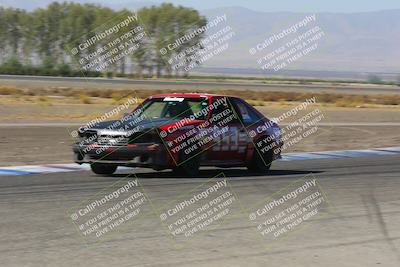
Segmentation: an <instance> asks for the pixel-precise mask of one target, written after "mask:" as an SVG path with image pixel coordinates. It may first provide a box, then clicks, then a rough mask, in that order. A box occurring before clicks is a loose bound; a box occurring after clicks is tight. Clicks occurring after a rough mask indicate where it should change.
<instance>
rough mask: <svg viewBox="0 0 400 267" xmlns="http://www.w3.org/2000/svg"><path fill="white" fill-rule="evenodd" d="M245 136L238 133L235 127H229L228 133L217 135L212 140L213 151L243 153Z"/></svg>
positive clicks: (245, 144)
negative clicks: (213, 143)
mask: <svg viewBox="0 0 400 267" xmlns="http://www.w3.org/2000/svg"><path fill="white" fill-rule="evenodd" d="M247 138H248V136H247V134H246V133H245V132H242V131H239V129H238V128H237V127H229V131H227V132H224V133H221V134H219V135H218V136H217V137H215V138H214V142H215V143H216V144H215V145H214V146H213V148H212V150H213V151H236V152H239V153H243V152H245V150H246V147H247Z"/></svg>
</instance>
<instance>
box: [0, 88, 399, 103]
mask: <svg viewBox="0 0 400 267" xmlns="http://www.w3.org/2000/svg"><path fill="white" fill-rule="evenodd" d="M174 92H175V93H191V91H190V90H175V91H174ZM199 92H201V93H214V94H223V95H232V91H230V90H218V89H215V90H208V91H205V90H200V91H199ZM160 93H165V91H163V90H148V89H146V90H127V89H123V90H117V89H75V88H67V89H65V88H62V89H61V88H48V89H33V88H17V87H13V86H0V95H10V96H13V97H15V98H16V99H18V98H20V97H21V96H39V101H42V102H46V100H45V99H46V98H43V97H48V96H63V97H70V98H74V99H77V100H79V102H80V103H84V104H91V103H93V99H94V98H96V99H110V100H113V101H114V102H115V103H119V102H121V101H123V99H125V98H127V97H138V98H141V99H145V98H147V97H148V96H150V95H154V94H160ZM234 95H235V96H237V97H240V98H243V99H246V100H248V101H249V102H250V103H251V104H252V105H255V106H265V105H266V102H300V101H304V100H305V99H309V98H312V97H316V100H317V103H320V104H332V105H335V106H337V107H363V106H364V105H396V106H397V105H400V96H398V95H350V94H328V93H316V94H315V93H297V92H260V91H251V90H245V91H234Z"/></svg>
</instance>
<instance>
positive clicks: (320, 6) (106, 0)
mask: <svg viewBox="0 0 400 267" xmlns="http://www.w3.org/2000/svg"><path fill="white" fill-rule="evenodd" d="M52 1H53V0H0V4H1V5H2V6H14V7H18V8H25V9H32V8H35V7H38V6H45V5H47V4H48V3H49V2H52ZM75 2H98V3H103V4H104V5H108V6H110V5H111V6H114V7H120V6H127V7H128V6H136V5H138V4H139V5H143V4H145V5H147V4H152V3H153V4H157V3H161V2H172V3H175V4H181V5H184V6H191V7H194V8H196V9H199V10H204V9H211V8H216V7H227V6H241V7H246V8H249V9H252V10H257V11H265V12H269V11H271V12H273V11H293V12H346V13H348V12H364V11H375V10H383V9H400V0H167V1H165V0H164V1H163V0H148V1H147V0H75Z"/></svg>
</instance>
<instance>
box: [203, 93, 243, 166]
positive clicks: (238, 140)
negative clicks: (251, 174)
mask: <svg viewBox="0 0 400 267" xmlns="http://www.w3.org/2000/svg"><path fill="white" fill-rule="evenodd" d="M223 98H225V99H226V101H225V102H226V103H224V104H219V105H216V103H221V102H224V101H221V99H223ZM212 103H213V105H212V106H213V109H212V111H211V112H212V118H213V117H214V118H215V117H217V118H218V119H216V120H213V119H211V123H210V127H212V128H213V130H212V131H211V132H212V134H213V135H214V136H213V139H214V143H213V146H212V147H211V149H210V153H209V157H208V158H209V159H210V160H213V161H219V162H224V163H226V164H227V165H228V164H235V163H241V162H243V161H244V159H245V155H246V147H247V134H246V131H245V129H244V127H243V125H242V123H241V122H240V120H239V117H238V114H237V111H236V110H235V108H234V106H233V105H232V103H231V99H230V98H228V97H214V98H213V102H212ZM216 126H217V127H216Z"/></svg>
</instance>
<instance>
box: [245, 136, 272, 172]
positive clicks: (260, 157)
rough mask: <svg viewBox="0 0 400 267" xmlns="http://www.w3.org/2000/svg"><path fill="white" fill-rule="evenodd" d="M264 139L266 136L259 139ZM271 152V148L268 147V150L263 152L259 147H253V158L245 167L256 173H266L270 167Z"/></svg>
mask: <svg viewBox="0 0 400 267" xmlns="http://www.w3.org/2000/svg"><path fill="white" fill-rule="evenodd" d="M265 139H267V137H262V138H261V139H260V140H259V141H261V140H265ZM259 141H257V142H259ZM257 142H256V143H257ZM273 153H274V151H273V149H268V151H265V152H263V151H262V150H261V149H257V148H254V152H253V158H252V159H251V161H250V163H249V164H248V165H247V169H248V170H249V171H252V172H256V173H267V172H268V171H269V169H270V168H271V164H272V159H273Z"/></svg>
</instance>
